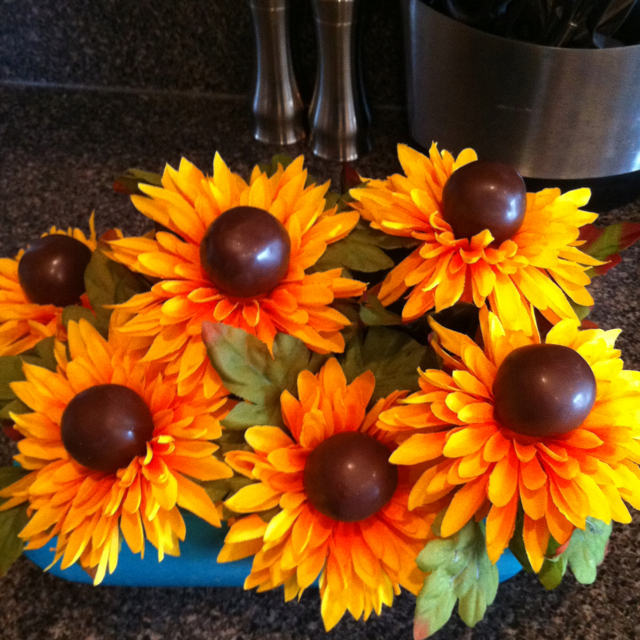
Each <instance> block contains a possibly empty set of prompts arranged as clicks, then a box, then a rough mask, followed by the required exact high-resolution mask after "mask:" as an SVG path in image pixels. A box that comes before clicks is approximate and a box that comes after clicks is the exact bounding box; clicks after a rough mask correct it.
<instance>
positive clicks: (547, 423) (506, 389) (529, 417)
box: [493, 344, 596, 438]
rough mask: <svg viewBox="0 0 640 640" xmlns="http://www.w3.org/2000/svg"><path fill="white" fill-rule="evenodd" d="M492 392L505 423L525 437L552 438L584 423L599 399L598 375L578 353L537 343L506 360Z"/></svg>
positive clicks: (509, 356)
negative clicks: (597, 393)
mask: <svg viewBox="0 0 640 640" xmlns="http://www.w3.org/2000/svg"><path fill="white" fill-rule="evenodd" d="M493 395H494V398H495V410H496V414H497V418H498V421H499V422H500V423H501V424H503V425H504V426H505V427H507V428H509V429H511V430H512V431H515V432H516V433H519V434H521V435H523V436H531V437H534V438H547V437H549V438H552V437H554V436H559V435H562V434H563V433H568V432H569V431H572V430H573V429H576V428H577V427H579V426H580V425H581V424H582V423H583V422H584V421H585V419H586V418H587V416H588V415H589V412H590V411H591V409H592V408H593V405H594V403H595V401H596V378H595V376H594V375H593V371H592V370H591V367H590V366H589V364H588V363H587V361H586V360H585V359H584V358H583V357H582V356H581V355H580V354H579V353H578V352H577V351H574V350H573V349H570V348H569V347H564V346H561V345H556V344H532V345H528V346H526V347H520V348H518V349H514V350H513V351H512V352H511V353H510V354H509V355H508V356H507V357H506V358H505V359H504V360H503V361H502V364H501V365H500V368H499V369H498V373H497V374H496V379H495V381H494V383H493Z"/></svg>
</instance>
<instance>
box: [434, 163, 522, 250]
mask: <svg viewBox="0 0 640 640" xmlns="http://www.w3.org/2000/svg"><path fill="white" fill-rule="evenodd" d="M526 209H527V190H526V187H525V184H524V180H523V179H522V177H521V176H520V174H519V173H518V172H517V171H516V170H515V169H512V168H511V167H510V166H508V165H506V164H502V163H500V162H487V161H482V160H479V161H477V162H471V163H469V164H467V165H464V166H463V167H460V169H457V170H456V171H454V172H453V174H452V175H451V177H450V178H449V180H447V183H446V184H445V186H444V190H443V192H442V217H443V218H444V219H445V220H446V221H447V222H448V223H449V224H450V225H451V228H452V229H453V234H454V236H455V237H456V238H469V239H471V238H472V237H473V236H475V235H476V234H478V233H480V232H481V231H484V230H485V229H489V231H491V235H492V236H493V238H494V242H495V244H497V245H499V244H500V243H501V242H503V241H504V240H508V239H509V238H511V237H513V236H514V235H515V234H516V232H517V231H518V229H520V227H521V226H522V223H523V222H524V216H525V212H526Z"/></svg>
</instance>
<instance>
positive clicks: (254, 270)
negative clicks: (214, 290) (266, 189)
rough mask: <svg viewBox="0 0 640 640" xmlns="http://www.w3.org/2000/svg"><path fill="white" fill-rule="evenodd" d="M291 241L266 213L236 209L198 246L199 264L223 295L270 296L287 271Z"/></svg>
mask: <svg viewBox="0 0 640 640" xmlns="http://www.w3.org/2000/svg"><path fill="white" fill-rule="evenodd" d="M290 255H291V239H290V238H289V233H288V232H287V230H286V229H285V228H284V225H283V224H282V223H281V222H280V221H279V220H278V219H277V218H276V217H275V216H272V215H271V214H270V213H269V212H268V211H264V210H263V209H257V208H256V207H235V208H233V209H229V210H228V211H225V212H224V213H223V214H222V215H221V216H219V217H218V218H217V219H216V220H215V221H214V223H213V224H212V225H211V226H210V227H209V229H208V230H207V233H206V234H205V236H204V238H203V240H202V242H201V243H200V262H201V263H202V267H203V269H204V270H205V272H206V274H207V275H208V276H209V278H210V279H211V281H212V282H213V283H214V284H215V285H216V287H218V289H220V290H221V291H224V292H225V293H227V294H229V295H232V296H238V297H240V298H252V297H255V296H259V295H262V294H265V293H269V292H270V291H271V290H272V289H273V288H274V287H276V286H277V285H278V284H279V282H280V281H281V280H282V278H284V276H285V275H286V273H287V270H288V269H289V257H290Z"/></svg>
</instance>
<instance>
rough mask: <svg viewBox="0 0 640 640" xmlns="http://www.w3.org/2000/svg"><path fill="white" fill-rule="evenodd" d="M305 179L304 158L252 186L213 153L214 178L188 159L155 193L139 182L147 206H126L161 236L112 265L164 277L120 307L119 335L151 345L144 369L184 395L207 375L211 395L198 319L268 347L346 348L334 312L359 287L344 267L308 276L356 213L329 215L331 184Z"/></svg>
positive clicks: (255, 178)
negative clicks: (288, 341) (283, 342)
mask: <svg viewBox="0 0 640 640" xmlns="http://www.w3.org/2000/svg"><path fill="white" fill-rule="evenodd" d="M306 182H307V172H306V170H303V158H302V157H300V158H298V159H297V160H294V161H293V162H292V163H291V164H290V165H289V166H288V167H287V168H286V169H283V167H282V166H281V165H279V166H278V170H277V171H276V172H275V173H274V175H272V176H271V177H269V176H268V175H267V174H266V173H264V172H263V171H261V170H260V169H259V168H258V167H256V168H255V169H254V170H253V173H252V175H251V179H250V181H249V183H247V182H245V181H244V180H243V179H242V178H241V177H240V176H238V175H236V174H234V173H232V172H231V171H229V169H228V168H227V166H226V165H225V163H224V162H223V160H222V158H221V157H220V156H219V155H218V154H216V157H215V160H214V165H213V176H212V177H205V176H204V175H203V174H202V173H201V172H200V171H199V170H198V169H197V168H196V167H194V166H193V165H192V164H190V163H189V162H187V161H186V160H184V159H183V160H182V161H181V163H180V168H179V170H178V171H176V170H174V169H173V168H171V167H169V166H167V168H166V170H165V172H164V175H163V177H162V185H163V186H162V188H160V187H153V186H148V185H140V189H141V190H142V191H144V193H145V194H147V196H149V197H142V196H133V197H132V201H133V204H134V205H135V206H136V207H137V209H138V210H139V211H140V212H142V213H143V214H144V215H146V216H147V217H149V218H151V219H152V220H154V221H155V222H156V223H158V224H160V225H162V226H164V227H165V228H166V229H167V230H168V231H166V232H164V231H160V232H158V233H157V234H156V237H155V239H150V238H146V237H144V238H125V239H123V240H118V241H115V242H112V243H111V248H112V254H111V257H112V258H113V259H114V260H117V261H119V262H122V263H123V264H125V265H126V266H128V267H129V268H130V269H132V270H133V271H137V272H139V273H142V274H144V275H146V276H149V277H151V278H155V279H159V280H160V282H158V283H157V284H155V285H154V286H153V288H152V289H151V291H150V292H148V293H144V294H140V295H137V296H134V297H133V298H132V299H131V300H130V301H129V302H127V303H126V304H124V305H123V306H122V308H123V309H124V310H125V311H127V312H128V313H130V314H131V319H130V320H129V321H128V322H127V323H126V325H125V326H124V327H123V328H122V331H124V332H125V333H126V334H127V335H130V336H136V337H146V338H147V339H148V341H149V345H150V349H149V353H148V354H147V356H146V360H147V361H161V362H166V363H168V369H167V371H168V372H169V373H175V374H177V375H178V380H179V382H178V384H179V393H181V394H184V393H188V392H189V391H190V390H191V389H193V388H194V386H195V385H196V384H198V383H199V382H200V381H201V380H202V379H203V377H204V383H205V393H206V394H209V393H210V392H211V390H214V389H216V388H217V386H218V382H217V380H216V376H215V372H214V371H213V369H212V368H211V366H210V364H209V363H208V362H207V357H206V350H205V346H204V344H203V342H202V339H201V337H200V332H201V326H202V323H203V322H204V321H205V320H208V321H213V322H223V323H225V324H228V325H232V326H234V327H238V328H241V329H243V330H244V331H246V332H248V333H251V334H252V335H255V336H257V337H258V338H259V339H260V340H262V341H263V342H264V343H266V344H267V345H268V347H269V348H270V349H271V347H272V344H273V339H274V336H275V335H276V333H277V332H283V333H288V334H290V335H292V336H295V337H296V338H299V339H301V340H302V341H303V342H304V343H305V344H306V345H307V346H308V347H309V348H311V349H313V350H314V351H317V352H320V353H330V352H341V351H342V350H343V349H344V339H343V337H342V335H341V333H340V331H341V330H342V329H344V328H345V327H346V326H348V325H349V324H350V322H349V320H348V318H347V317H346V316H344V315H343V314H342V313H340V312H339V311H338V310H336V309H334V308H332V307H331V306H330V305H331V304H332V303H333V302H334V300H336V299H339V298H346V297H351V296H357V295H360V294H361V293H362V292H363V291H364V289H365V288H366V286H365V285H364V284H363V283H360V282H357V281H355V280H350V279H347V278H342V277H341V270H340V269H333V270H330V271H325V272H311V270H312V268H313V266H314V265H315V264H316V262H317V261H318V259H319V258H320V256H321V255H322V254H323V253H324V251H325V249H326V247H327V245H328V244H331V243H333V242H336V241H337V240H340V239H341V238H344V237H345V236H346V235H347V234H348V233H349V232H350V231H351V229H353V227H354V226H355V225H356V223H357V222H358V219H359V216H358V214H357V213H356V212H355V211H350V212H347V213H340V214H338V213H336V208H335V207H334V208H329V209H327V210H325V207H326V200H325V194H326V192H327V189H328V184H326V185H323V186H318V185H315V184H313V185H310V186H305V184H306Z"/></svg>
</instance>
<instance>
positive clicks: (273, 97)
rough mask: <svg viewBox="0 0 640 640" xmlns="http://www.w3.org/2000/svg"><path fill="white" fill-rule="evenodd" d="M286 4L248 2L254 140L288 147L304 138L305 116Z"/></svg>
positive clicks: (284, 1) (279, 0)
mask: <svg viewBox="0 0 640 640" xmlns="http://www.w3.org/2000/svg"><path fill="white" fill-rule="evenodd" d="M289 1H290V0H249V5H250V7H251V12H252V14H253V23H254V27H255V33H256V49H257V60H256V77H255V89H254V93H253V100H252V108H253V117H254V122H255V129H254V137H255V138H256V139H257V140H260V141H261V142H266V143H270V144H292V143H294V142H297V141H298V140H301V139H302V138H304V136H305V115H306V114H305V112H304V106H303V104H302V100H301V99H300V93H299V91H298V85H297V84H296V79H295V76H294V74H293V64H292V61H291V48H290V44H289Z"/></svg>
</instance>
